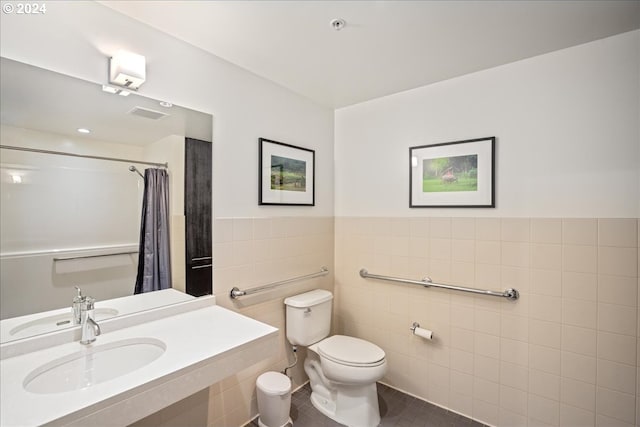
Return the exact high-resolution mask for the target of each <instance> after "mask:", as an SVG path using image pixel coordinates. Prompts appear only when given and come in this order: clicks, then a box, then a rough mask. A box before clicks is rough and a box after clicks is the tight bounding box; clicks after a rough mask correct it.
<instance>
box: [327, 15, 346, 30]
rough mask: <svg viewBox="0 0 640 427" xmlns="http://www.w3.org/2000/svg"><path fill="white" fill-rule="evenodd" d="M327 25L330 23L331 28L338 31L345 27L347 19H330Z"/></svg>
mask: <svg viewBox="0 0 640 427" xmlns="http://www.w3.org/2000/svg"><path fill="white" fill-rule="evenodd" d="M329 25H331V28H333V29H334V30H336V31H340V30H341V29H343V28H344V27H345V25H347V21H345V20H344V19H342V18H336V19H332V20H331V22H329Z"/></svg>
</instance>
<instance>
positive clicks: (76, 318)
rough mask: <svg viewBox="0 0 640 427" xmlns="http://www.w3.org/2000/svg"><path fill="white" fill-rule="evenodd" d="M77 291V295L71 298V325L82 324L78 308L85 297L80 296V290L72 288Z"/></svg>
mask: <svg viewBox="0 0 640 427" xmlns="http://www.w3.org/2000/svg"><path fill="white" fill-rule="evenodd" d="M74 287H75V288H76V290H77V291H78V295H77V296H75V297H73V304H72V305H71V310H72V311H73V324H74V325H79V324H80V322H82V317H81V316H80V306H81V305H82V303H83V302H84V299H85V297H84V296H82V290H81V289H80V288H79V287H77V286H74Z"/></svg>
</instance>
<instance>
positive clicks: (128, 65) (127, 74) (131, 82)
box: [109, 50, 146, 90]
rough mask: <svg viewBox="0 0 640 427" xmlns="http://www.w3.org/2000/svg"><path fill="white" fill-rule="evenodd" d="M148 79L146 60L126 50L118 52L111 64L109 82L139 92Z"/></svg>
mask: <svg viewBox="0 0 640 427" xmlns="http://www.w3.org/2000/svg"><path fill="white" fill-rule="evenodd" d="M145 78H146V65H145V58H144V56H142V55H137V54H135V53H131V52H125V51H124V50H121V51H118V53H116V54H115V55H113V57H112V58H111V61H110V63H109V82H110V83H112V84H116V85H119V86H124V87H126V88H129V89H133V90H137V89H138V88H139V87H140V85H141V84H142V83H144V81H145Z"/></svg>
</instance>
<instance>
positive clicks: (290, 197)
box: [258, 138, 316, 206]
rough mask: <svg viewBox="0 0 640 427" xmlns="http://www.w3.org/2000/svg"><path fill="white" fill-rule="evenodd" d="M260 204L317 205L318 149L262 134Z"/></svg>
mask: <svg viewBox="0 0 640 427" xmlns="http://www.w3.org/2000/svg"><path fill="white" fill-rule="evenodd" d="M258 144H259V148H258V152H259V159H260V166H259V170H258V177H259V178H258V181H259V184H258V185H259V187H258V188H259V190H258V204H259V205H301V206H314V205H315V158H316V152H315V151H314V150H309V149H308V148H302V147H296V146H295V145H289V144H284V143H282V142H277V141H271V140H269V139H265V138H260V139H259V141H258Z"/></svg>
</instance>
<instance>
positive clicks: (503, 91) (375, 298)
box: [335, 31, 640, 426]
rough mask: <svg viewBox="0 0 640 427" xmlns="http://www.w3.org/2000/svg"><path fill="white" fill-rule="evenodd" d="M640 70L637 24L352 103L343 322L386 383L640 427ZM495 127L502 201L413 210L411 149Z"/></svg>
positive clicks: (339, 192)
mask: <svg viewBox="0 0 640 427" xmlns="http://www.w3.org/2000/svg"><path fill="white" fill-rule="evenodd" d="M639 75H640V32H638V31H635V32H632V33H627V34H622V35H619V36H615V37H611V38H608V39H604V40H600V41H596V42H593V43H589V44H586V45H582V46H577V47H574V48H570V49H565V50H562V51H558V52H554V53H550V54H547V55H542V56H539V57H535V58H531V59H528V60H524V61H520V62H517V63H513V64H508V65H505V66H501V67H498V68H494V69H490V70H486V71H482V72H478V73H475V74H471V75H467V76H463V77H460V78H456V79H452V80H448V81H445V82H441V83H438V84H434V85H431V86H427V87H423V88H419V89H415V90H412V91H408V92H404V93H399V94H395V95H392V96H388V97H385V98H381V99H377V100H373V101H370V102H367V103H363V104H360V105H355V106H352V107H348V108H344V109H341V110H338V111H337V112H336V224H335V227H336V283H335V286H336V294H337V296H338V310H337V316H338V318H339V321H338V329H339V331H341V332H343V333H346V334H349V335H353V336H358V337H363V338H365V339H369V340H371V341H372V342H375V343H376V344H378V345H380V346H381V347H382V348H383V349H384V350H385V352H386V353H387V356H388V360H389V372H388V374H387V376H386V377H385V378H384V379H383V381H384V382H386V383H388V384H390V385H392V386H394V387H397V388H399V389H402V390H405V391H407V392H409V393H412V394H414V395H416V396H418V397H420V398H423V399H426V400H428V401H431V402H433V403H436V404H438V405H441V406H443V407H446V408H449V409H451V410H453V411H456V412H459V413H462V414H465V415H467V416H470V417H473V418H475V419H477V420H480V421H482V422H484V423H488V424H490V425H499V426H516V425H517V426H526V425H530V426H533V425H535V426H539V425H544V426H613V425H616V426H633V425H638V424H639V423H640V419H639V418H638V414H639V413H640V399H638V396H640V378H639V377H638V372H639V370H638V366H640V358H638V356H639V355H640V352H639V351H638V347H637V346H638V343H639V342H640V340H638V332H639V331H640V326H639V325H638V288H639V287H640V281H639V279H638V264H639V259H638V257H639V249H638V240H639V238H638V229H639V226H638V219H637V218H638V217H639V216H640V207H639V202H640V193H639V191H638V190H639V188H640V186H639V176H640V161H639V160H640V157H639V151H640V126H639V118H640V108H639V103H640V80H639V79H638V76H639ZM485 136H496V137H497V162H496V167H497V172H496V176H497V207H496V208H495V209H468V210H464V209H410V208H409V207H408V181H409V159H408V157H409V156H408V148H409V147H410V146H417V145H423V144H429V143H439V142H448V141H455V140H462V139H471V138H478V137H485ZM361 268H367V269H368V270H369V271H370V272H371V273H374V274H383V275H391V276H399V277H407V278H413V279H417V280H420V279H421V278H423V277H424V276H430V277H431V278H432V279H433V280H434V281H435V282H438V281H439V282H443V283H451V284H458V285H462V286H470V287H477V288H486V289H492V290H502V289H506V288H509V287H513V288H516V289H518V290H519V291H520V292H521V297H520V299H519V300H518V301H515V302H512V301H506V300H500V299H497V298H495V299H494V298H491V297H486V296H470V295H468V294H464V293H459V292H452V291H440V290H436V289H422V288H419V287H410V286H407V285H400V284H393V283H387V282H379V281H374V280H370V279H369V280H366V279H362V278H360V277H359V275H358V271H359V270H360V269H361ZM414 321H417V322H419V323H420V324H421V325H422V326H423V327H425V328H429V329H432V330H433V331H434V333H435V337H436V338H435V340H433V341H425V340H423V339H421V338H418V337H415V336H413V335H412V334H411V333H410V331H409V326H410V325H411V324H412V322H414Z"/></svg>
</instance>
